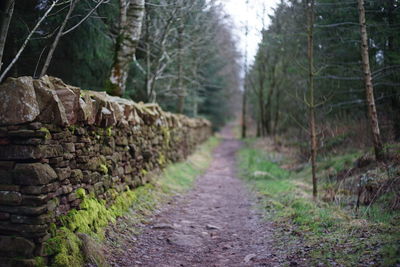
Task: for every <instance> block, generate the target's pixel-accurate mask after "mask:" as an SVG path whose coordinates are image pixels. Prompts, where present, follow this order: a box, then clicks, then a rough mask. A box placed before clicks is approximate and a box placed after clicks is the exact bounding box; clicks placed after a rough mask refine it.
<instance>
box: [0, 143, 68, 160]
mask: <svg viewBox="0 0 400 267" xmlns="http://www.w3.org/2000/svg"><path fill="white" fill-rule="evenodd" d="M62 152H63V149H62V147H61V146H60V145H54V146H52V145H39V146H30V145H7V146H2V147H1V149H0V159H3V160H15V159H20V160H24V159H41V158H46V157H57V156H61V155H62Z"/></svg>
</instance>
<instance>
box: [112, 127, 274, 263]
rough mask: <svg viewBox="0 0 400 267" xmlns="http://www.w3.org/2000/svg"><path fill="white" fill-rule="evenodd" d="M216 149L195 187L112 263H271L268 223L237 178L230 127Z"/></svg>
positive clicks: (142, 230) (148, 226) (153, 222)
mask: <svg viewBox="0 0 400 267" xmlns="http://www.w3.org/2000/svg"><path fill="white" fill-rule="evenodd" d="M223 136H224V139H223V141H222V143H221V144H220V146H219V147H218V148H217V149H216V150H215V152H214V160H213V162H212V164H211V166H210V168H209V169H208V171H207V172H206V173H205V174H204V175H203V176H201V177H199V178H198V180H197V182H196V185H195V187H194V189H193V190H191V191H190V192H188V193H187V194H186V195H184V196H182V197H179V198H178V200H177V201H175V202H174V203H173V205H169V206H167V207H165V208H164V209H163V210H162V211H161V212H160V213H159V214H157V215H155V216H154V217H153V218H152V220H151V222H150V224H148V225H146V226H143V229H141V234H140V235H139V236H137V240H136V241H135V242H134V243H133V244H134V247H129V246H132V242H131V243H127V245H126V246H127V248H126V249H125V252H124V253H123V255H119V256H118V257H114V258H113V259H111V260H112V265H113V266H157V267H164V266H165V267H166V266H188V267H192V266H229V267H231V266H275V265H276V263H275V261H274V257H273V255H271V250H270V248H271V245H270V242H272V241H271V226H270V225H269V224H267V223H266V222H263V221H262V220H261V218H260V215H259V214H257V212H256V211H255V210H254V209H253V208H254V207H253V202H252V201H251V198H250V194H249V192H248V191H247V189H246V188H245V186H244V184H243V183H242V181H240V180H239V179H237V177H236V170H235V152H236V151H237V150H238V148H239V146H240V143H239V141H237V140H236V139H233V138H231V136H232V135H231V134H230V133H229V130H226V131H225V132H223Z"/></svg>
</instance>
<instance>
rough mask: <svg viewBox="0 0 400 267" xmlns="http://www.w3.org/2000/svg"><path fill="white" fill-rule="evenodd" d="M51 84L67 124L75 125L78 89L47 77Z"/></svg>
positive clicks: (77, 109)
mask: <svg viewBox="0 0 400 267" xmlns="http://www.w3.org/2000/svg"><path fill="white" fill-rule="evenodd" d="M49 81H50V82H51V83H52V84H53V86H54V89H55V90H56V93H57V96H58V98H59V99H60V101H61V103H62V105H63V106H64V109H65V114H66V117H67V120H68V123H69V124H71V125H72V124H75V123H76V122H77V121H78V112H79V99H80V89H79V88H77V87H73V86H69V85H66V84H65V83H64V82H63V81H62V80H61V79H59V78H55V77H49Z"/></svg>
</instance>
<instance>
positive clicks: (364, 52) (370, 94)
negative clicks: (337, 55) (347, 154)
mask: <svg viewBox="0 0 400 267" xmlns="http://www.w3.org/2000/svg"><path fill="white" fill-rule="evenodd" d="M358 13H359V19H360V33H361V57H362V67H363V72H364V85H365V92H366V98H367V105H368V117H369V122H370V127H371V133H372V138H373V144H374V150H375V158H376V160H378V161H382V160H383V159H384V153H383V146H382V141H381V134H380V131H379V122H378V115H377V112H376V106H375V98H374V87H373V85H372V75H371V68H370V65H369V55H368V35H367V25H366V21H365V8H364V0H358Z"/></svg>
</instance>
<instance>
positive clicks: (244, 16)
mask: <svg viewBox="0 0 400 267" xmlns="http://www.w3.org/2000/svg"><path fill="white" fill-rule="evenodd" d="M278 2H279V0H248V6H247V7H246V0H221V3H223V5H224V7H225V10H226V12H227V13H228V14H229V15H230V16H231V17H232V20H233V23H234V26H235V28H236V30H235V35H237V38H238V40H239V42H240V46H239V47H240V50H241V51H243V52H242V53H243V55H244V51H245V47H246V41H245V39H246V38H245V32H246V30H245V29H246V23H248V26H249V32H248V37H247V38H248V39H247V40H248V45H247V47H248V48H247V52H248V62H249V63H251V62H253V58H254V56H255V54H256V52H257V47H258V43H259V42H260V40H261V29H262V27H263V24H264V26H265V27H268V25H269V23H270V20H269V17H268V15H269V14H273V8H275V7H276V5H277V4H278ZM264 10H265V11H264ZM263 13H264V16H263Z"/></svg>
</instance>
